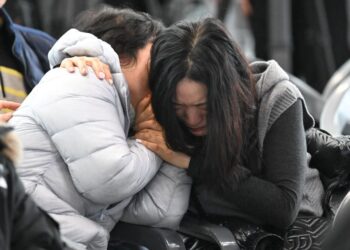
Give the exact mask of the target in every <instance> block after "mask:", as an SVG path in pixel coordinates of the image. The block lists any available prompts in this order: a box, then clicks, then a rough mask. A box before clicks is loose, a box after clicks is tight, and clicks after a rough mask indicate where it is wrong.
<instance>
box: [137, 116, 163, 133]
mask: <svg viewBox="0 0 350 250" xmlns="http://www.w3.org/2000/svg"><path fill="white" fill-rule="evenodd" d="M134 129H135V131H136V132H138V131H141V130H144V129H152V130H156V131H163V129H162V127H161V126H160V124H159V123H158V122H157V121H156V120H155V119H150V120H146V121H143V122H140V123H137V124H135V127H134Z"/></svg>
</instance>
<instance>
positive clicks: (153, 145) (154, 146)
mask: <svg viewBox="0 0 350 250" xmlns="http://www.w3.org/2000/svg"><path fill="white" fill-rule="evenodd" d="M137 141H138V142H139V143H141V144H142V145H144V146H145V147H146V148H148V149H149V150H151V151H152V152H154V153H156V154H158V155H161V154H162V152H163V151H162V150H161V148H160V147H159V146H158V144H156V143H153V142H148V141H144V140H140V139H137Z"/></svg>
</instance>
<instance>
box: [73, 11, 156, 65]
mask: <svg viewBox="0 0 350 250" xmlns="http://www.w3.org/2000/svg"><path fill="white" fill-rule="evenodd" d="M73 27H74V28H76V29H78V30H80V31H83V32H88V33H91V34H93V35H95V36H96V37H98V38H100V39H101V40H103V41H105V42H107V43H109V44H110V45H111V46H112V48H113V49H114V50H115V51H116V52H117V54H118V55H119V58H120V61H121V63H124V64H129V63H131V62H134V61H135V60H136V56H137V52H138V50H139V49H141V48H143V47H145V45H146V44H147V43H149V42H153V40H154V39H155V37H156V36H157V35H158V33H159V32H160V31H161V30H162V29H163V24H162V23H161V22H159V21H157V20H155V19H153V18H152V17H151V16H150V15H148V14H147V13H143V12H138V11H134V10H131V9H118V8H112V7H107V6H102V7H100V8H96V9H90V10H86V11H83V12H82V13H81V14H80V15H79V16H78V17H77V19H76V21H75V23H74V25H73Z"/></svg>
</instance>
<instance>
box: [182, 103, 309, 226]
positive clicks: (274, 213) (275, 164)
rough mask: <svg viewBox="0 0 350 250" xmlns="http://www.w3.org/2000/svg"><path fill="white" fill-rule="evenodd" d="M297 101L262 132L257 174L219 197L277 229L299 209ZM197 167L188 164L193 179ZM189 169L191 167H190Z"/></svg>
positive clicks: (301, 168) (302, 151) (301, 165)
mask: <svg viewBox="0 0 350 250" xmlns="http://www.w3.org/2000/svg"><path fill="white" fill-rule="evenodd" d="M302 114H303V109H302V103H301V101H297V102H296V103H295V104H294V105H292V106H291V107H290V108H289V109H288V110H287V111H286V112H285V113H284V114H282V115H281V116H280V117H279V119H278V120H277V121H276V122H275V123H274V124H273V126H272V127H271V129H270V131H269V132H268V134H267V135H266V138H265V141H264V149H263V163H262V164H263V165H262V168H263V172H262V176H261V177H257V176H250V177H248V178H247V179H246V180H244V181H242V182H241V183H240V184H239V186H238V188H234V187H233V188H232V189H231V190H230V189H226V191H225V192H224V193H223V194H220V196H222V197H224V199H225V200H226V201H228V202H232V203H233V204H234V205H235V206H236V207H239V208H240V209H241V211H243V212H244V213H247V214H249V215H250V216H252V217H254V218H256V219H257V220H258V221H261V222H262V223H263V224H266V225H271V226H275V227H277V228H281V229H284V228H287V227H288V226H289V225H290V224H291V223H293V221H294V220H295V217H296V215H297V213H298V211H299V207H300V202H301V199H302V194H303V187H304V182H305V174H306V168H307V160H306V141H305V132H304V125H303V117H302ZM198 167H200V166H193V165H192V163H191V164H190V171H189V172H190V173H192V177H193V178H195V176H194V175H195V174H196V173H197V171H196V169H197V168H198ZM191 168H193V169H191Z"/></svg>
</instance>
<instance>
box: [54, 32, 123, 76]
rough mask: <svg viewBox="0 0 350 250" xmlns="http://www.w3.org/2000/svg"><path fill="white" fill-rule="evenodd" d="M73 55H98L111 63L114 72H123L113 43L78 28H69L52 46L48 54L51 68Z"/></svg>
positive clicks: (105, 61)
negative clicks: (110, 43)
mask: <svg viewBox="0 0 350 250" xmlns="http://www.w3.org/2000/svg"><path fill="white" fill-rule="evenodd" d="M72 56H92V57H97V58H99V59H100V60H101V61H102V62H103V63H106V64H108V65H109V67H110V69H111V73H112V74H113V73H121V72H122V71H121V68H120V62H119V57H118V55H117V53H116V52H115V51H114V50H113V48H112V47H111V45H109V44H108V43H106V42H104V41H102V40H101V39H98V38H97V37H96V36H94V35H92V34H90V33H85V32H81V31H78V30H77V29H70V30H68V31H67V32H66V33H65V34H63V36H61V38H60V39H59V40H57V42H56V43H55V45H54V46H53V47H52V49H51V50H50V52H49V55H48V57H49V61H50V66H51V68H52V67H54V66H56V65H59V64H60V63H61V62H62V60H63V59H65V58H66V57H72Z"/></svg>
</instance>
